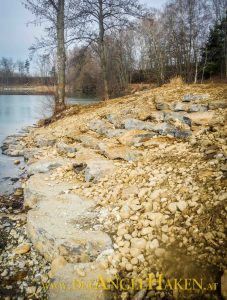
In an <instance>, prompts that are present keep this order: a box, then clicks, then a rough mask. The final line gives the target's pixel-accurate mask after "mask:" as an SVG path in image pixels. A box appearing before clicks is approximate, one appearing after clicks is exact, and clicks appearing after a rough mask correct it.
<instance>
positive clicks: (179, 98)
mask: <svg viewBox="0 0 227 300" xmlns="http://www.w3.org/2000/svg"><path fill="white" fill-rule="evenodd" d="M226 96H227V93H226V87H225V86H224V85H220V86H212V85H201V86H186V85H179V86H175V87H172V86H171V85H168V86H164V87H162V88H159V89H154V90H151V91H146V92H141V93H137V94H136V95H133V96H128V97H124V98H121V99H117V100H116V99H115V100H111V101H109V102H107V103H103V104H101V105H97V106H92V107H88V108H81V109H80V110H79V112H78V113H77V114H72V109H71V111H69V112H68V113H69V114H72V115H70V116H66V117H64V118H63V119H60V120H58V121H56V122H54V123H52V124H50V125H48V126H47V127H45V128H38V129H35V130H33V129H32V130H31V131H30V135H29V136H28V137H25V138H24V139H23V140H22V141H21V142H20V143H21V144H20V145H22V148H23V149H21V151H22V152H23V154H24V155H25V157H26V159H27V160H28V164H29V168H28V172H29V174H30V175H31V177H30V179H29V180H28V181H27V183H26V184H25V186H24V197H25V203H24V205H25V206H26V207H28V208H30V209H31V210H30V211H29V212H28V217H27V233H28V236H29V237H30V239H31V241H32V243H33V245H34V247H35V248H36V249H37V250H38V251H39V252H40V253H41V254H42V255H44V256H45V258H46V259H47V260H49V261H50V262H52V269H51V273H50V274H49V275H50V276H51V277H52V278H53V280H54V282H55V286H53V285H52V286H51V287H50V292H49V297H50V299H54V298H55V299H67V300H68V299H79V298H80V299H91V297H93V299H114V297H116V299H121V298H123V299H137V300H138V299H173V298H174V299H177V297H178V299H220V289H221V284H220V280H221V275H222V273H223V271H224V270H225V268H226V263H225V257H226V252H225V249H226V245H225V224H224V223H225V218H226V208H225V200H226V161H225V159H226V143H225V138H226V125H225V113H226ZM66 115H67V113H66ZM6 148H7V147H6ZM5 151H6V153H7V154H10V152H11V151H16V148H15V147H11V148H10V147H8V148H7V149H5ZM100 275H101V277H99V276H100ZM116 276H120V278H121V279H123V278H124V279H125V280H127V279H132V278H134V279H135V278H136V279H139V280H138V281H137V283H135V286H134V287H133V288H131V289H130V290H127V288H125V287H124V288H121V287H122V286H121V285H118V289H117V291H115V292H114V293H106V292H105V291H103V290H102V291H98V290H94V286H92V288H91V289H89V288H88V286H86V284H85V287H86V288H85V290H83V289H82V288H81V289H80V288H79V287H78V285H77V284H78V282H79V281H80V282H81V281H82V282H92V283H94V281H95V280H97V279H98V278H99V279H100V278H105V279H106V280H107V279H108V278H109V279H110V278H112V279H113V280H114V279H115V282H117V278H116ZM149 276H150V277H149ZM148 278H150V279H152V282H151V280H150V281H149V280H148ZM155 278H156V280H155ZM180 278H183V282H182V281H181V283H179V282H178V284H177V285H176V286H175V283H174V282H175V281H174V280H175V279H180ZM201 278H202V279H203V283H202V285H201ZM223 278H224V277H223ZM184 279H190V280H191V281H190V283H189V282H187V284H186V283H185V280H184ZM72 280H74V284H73V281H72ZM223 280H224V279H223ZM105 282H106V281H105ZM125 282H126V281H124V283H125ZM195 282H196V283H198V284H197V285H196V286H195V290H194V289H193V287H194V286H193V287H192V288H191V286H188V285H190V284H192V283H195ZM63 283H64V285H63V287H62V284H63ZM118 283H119V282H118ZM215 283H217V288H215ZM99 284H100V285H101V287H102V288H103V287H105V283H104V282H103V281H102V282H99ZM185 284H186V286H185ZM209 284H211V285H209ZM141 285H142V287H141ZM142 288H143V289H142ZM224 288H225V286H224V284H223V285H222V289H224ZM190 289H191V290H190ZM223 292H224V291H223Z"/></svg>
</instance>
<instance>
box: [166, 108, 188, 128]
mask: <svg viewBox="0 0 227 300" xmlns="http://www.w3.org/2000/svg"><path fill="white" fill-rule="evenodd" d="M164 120H165V121H166V122H170V121H173V122H175V121H178V122H181V123H182V124H186V125H188V126H189V127H191V126H192V122H191V119H190V118H189V117H186V116H184V115H183V114H180V113H176V112H166V113H164Z"/></svg>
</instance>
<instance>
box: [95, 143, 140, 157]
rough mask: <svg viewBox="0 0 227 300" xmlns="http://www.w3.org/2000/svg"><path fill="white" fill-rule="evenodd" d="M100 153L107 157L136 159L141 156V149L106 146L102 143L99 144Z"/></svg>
mask: <svg viewBox="0 0 227 300" xmlns="http://www.w3.org/2000/svg"><path fill="white" fill-rule="evenodd" d="M99 148H100V150H101V153H102V154H103V155H105V157H107V158H109V159H113V160H114V159H123V160H126V161H136V160H138V159H139V158H140V157H141V156H142V152H141V151H136V150H131V149H130V148H129V147H126V146H115V145H113V146H112V147H111V146H110V145H108V146H106V145H105V144H104V143H100V144H99Z"/></svg>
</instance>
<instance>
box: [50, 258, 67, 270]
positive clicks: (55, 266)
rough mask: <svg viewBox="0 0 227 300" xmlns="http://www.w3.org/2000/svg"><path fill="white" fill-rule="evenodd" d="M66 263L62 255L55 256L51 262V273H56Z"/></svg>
mask: <svg viewBox="0 0 227 300" xmlns="http://www.w3.org/2000/svg"><path fill="white" fill-rule="evenodd" d="M66 264H67V261H66V260H65V259H64V257H63V256H60V255H59V256H57V257H56V258H55V259H54V260H53V261H52V263H51V274H52V275H54V274H56V273H57V272H58V271H59V270H60V269H61V268H63V267H64V266H65V265H66Z"/></svg>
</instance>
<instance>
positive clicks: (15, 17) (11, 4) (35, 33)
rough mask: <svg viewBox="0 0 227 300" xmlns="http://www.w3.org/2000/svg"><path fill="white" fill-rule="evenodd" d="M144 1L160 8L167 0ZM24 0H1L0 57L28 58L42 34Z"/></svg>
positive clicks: (143, 0)
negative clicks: (32, 46)
mask: <svg viewBox="0 0 227 300" xmlns="http://www.w3.org/2000/svg"><path fill="white" fill-rule="evenodd" d="M140 1H141V2H142V3H144V4H146V5H148V6H151V7H155V8H160V7H161V6H162V5H163V4H164V3H165V0H140ZM21 2H22V0H0V7H1V9H0V58H1V57H3V56H4V57H7V58H12V59H13V60H14V61H16V60H26V59H27V58H28V57H29V50H28V49H29V47H30V46H31V45H32V44H33V43H34V42H35V37H39V36H40V35H42V32H43V31H42V28H41V27H39V26H36V27H35V26H34V25H32V24H29V25H28V23H29V22H31V21H32V20H34V17H33V15H32V14H31V12H29V11H28V10H26V9H25V7H24V6H23V5H22V4H21Z"/></svg>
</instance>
